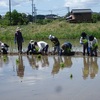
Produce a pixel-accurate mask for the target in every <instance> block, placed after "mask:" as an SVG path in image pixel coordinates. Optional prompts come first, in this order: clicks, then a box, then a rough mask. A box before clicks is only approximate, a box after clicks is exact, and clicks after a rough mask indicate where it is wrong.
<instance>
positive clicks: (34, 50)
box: [27, 40, 36, 55]
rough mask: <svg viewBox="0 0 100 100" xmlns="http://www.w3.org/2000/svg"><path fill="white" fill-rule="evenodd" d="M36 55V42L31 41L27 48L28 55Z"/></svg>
mask: <svg viewBox="0 0 100 100" xmlns="http://www.w3.org/2000/svg"><path fill="white" fill-rule="evenodd" d="M29 52H30V54H34V53H36V48H35V42H34V41H33V40H30V42H29V44H28V48H27V55H28V54H29Z"/></svg>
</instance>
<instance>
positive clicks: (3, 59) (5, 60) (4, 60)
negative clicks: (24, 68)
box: [0, 55, 9, 67]
mask: <svg viewBox="0 0 100 100" xmlns="http://www.w3.org/2000/svg"><path fill="white" fill-rule="evenodd" d="M3 63H4V64H5V65H6V64H8V63H9V58H8V55H3V56H1V55H0V67H3Z"/></svg>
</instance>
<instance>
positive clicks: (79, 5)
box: [0, 0, 100, 16]
mask: <svg viewBox="0 0 100 100" xmlns="http://www.w3.org/2000/svg"><path fill="white" fill-rule="evenodd" d="M33 3H34V5H35V9H36V13H37V15H38V14H44V15H46V14H57V15H58V16H64V15H66V14H67V13H68V11H71V10H72V9H91V10H92V11H93V12H100V9H99V7H100V0H33ZM14 9H16V10H17V11H18V12H19V13H26V14H32V0H11V11H13V10H14ZM8 11H9V0H0V15H5V14H6V12H8Z"/></svg>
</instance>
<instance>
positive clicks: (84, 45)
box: [80, 32, 89, 55]
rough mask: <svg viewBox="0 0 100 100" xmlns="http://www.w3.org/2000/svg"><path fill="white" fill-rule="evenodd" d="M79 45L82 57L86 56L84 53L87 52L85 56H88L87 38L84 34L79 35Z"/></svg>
mask: <svg viewBox="0 0 100 100" xmlns="http://www.w3.org/2000/svg"><path fill="white" fill-rule="evenodd" d="M80 44H82V45H83V55H85V54H86V51H87V55H89V52H88V36H87V34H86V33H85V32H82V33H81V37H80Z"/></svg>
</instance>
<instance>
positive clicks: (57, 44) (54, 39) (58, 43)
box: [51, 37, 60, 46]
mask: <svg viewBox="0 0 100 100" xmlns="http://www.w3.org/2000/svg"><path fill="white" fill-rule="evenodd" d="M51 41H52V42H53V43H54V45H55V46H59V45H60V42H59V40H58V38H56V37H53V38H52V39H51Z"/></svg>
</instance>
